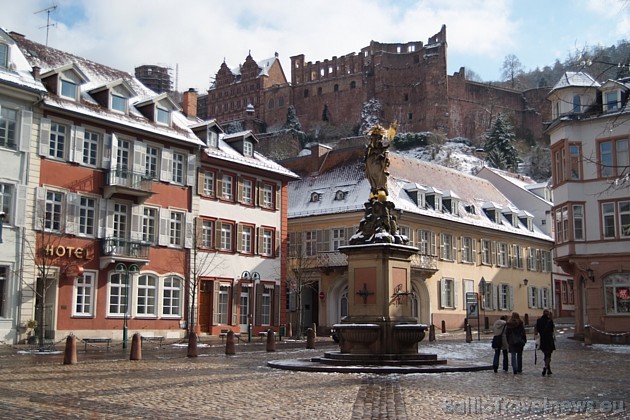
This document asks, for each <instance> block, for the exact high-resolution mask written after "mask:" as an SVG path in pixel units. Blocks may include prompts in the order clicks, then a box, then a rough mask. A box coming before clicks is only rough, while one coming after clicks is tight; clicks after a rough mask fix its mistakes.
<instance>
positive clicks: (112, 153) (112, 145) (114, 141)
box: [103, 133, 118, 169]
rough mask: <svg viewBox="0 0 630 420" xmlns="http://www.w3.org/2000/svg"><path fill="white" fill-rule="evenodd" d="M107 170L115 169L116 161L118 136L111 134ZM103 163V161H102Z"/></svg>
mask: <svg viewBox="0 0 630 420" xmlns="http://www.w3.org/2000/svg"><path fill="white" fill-rule="evenodd" d="M109 152H110V156H109V169H116V161H117V160H118V156H117V155H118V136H117V135H116V134H114V133H112V136H111V143H110V151H109ZM103 161H105V159H103Z"/></svg>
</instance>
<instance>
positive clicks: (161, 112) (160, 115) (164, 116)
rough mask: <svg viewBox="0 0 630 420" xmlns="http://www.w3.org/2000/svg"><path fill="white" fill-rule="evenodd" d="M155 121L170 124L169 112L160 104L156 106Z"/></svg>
mask: <svg viewBox="0 0 630 420" xmlns="http://www.w3.org/2000/svg"><path fill="white" fill-rule="evenodd" d="M155 122H158V123H160V124H165V125H171V112H170V111H169V110H168V109H165V108H162V107H161V106H157V107H156V115H155Z"/></svg>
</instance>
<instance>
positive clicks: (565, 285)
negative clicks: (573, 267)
mask: <svg viewBox="0 0 630 420" xmlns="http://www.w3.org/2000/svg"><path fill="white" fill-rule="evenodd" d="M556 285H559V286H560V290H561V292H560V293H561V296H562V303H564V304H567V305H573V304H574V299H573V295H574V291H573V281H572V280H566V281H560V282H558V283H556Z"/></svg>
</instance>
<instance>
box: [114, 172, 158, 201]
mask: <svg viewBox="0 0 630 420" xmlns="http://www.w3.org/2000/svg"><path fill="white" fill-rule="evenodd" d="M153 194H154V193H153V178H152V177H150V176H147V174H146V173H144V172H142V173H140V172H133V171H129V170H124V169H110V170H109V171H108V172H107V178H106V180H105V190H104V192H103V195H104V196H105V198H111V197H113V196H115V195H127V196H133V197H137V203H138V204H139V203H143V202H144V201H145V200H146V199H147V198H149V197H151V196H152V195H153Z"/></svg>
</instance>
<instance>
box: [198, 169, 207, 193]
mask: <svg viewBox="0 0 630 420" xmlns="http://www.w3.org/2000/svg"><path fill="white" fill-rule="evenodd" d="M205 180H206V173H205V172H204V171H203V170H201V169H199V172H197V195H201V196H203V195H205V193H204V192H203V191H204V188H205V184H206V182H205Z"/></svg>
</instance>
